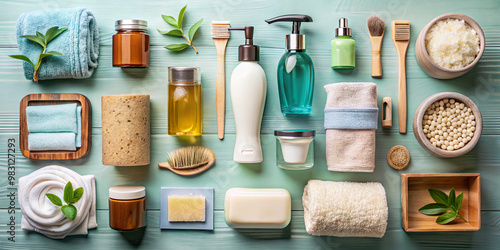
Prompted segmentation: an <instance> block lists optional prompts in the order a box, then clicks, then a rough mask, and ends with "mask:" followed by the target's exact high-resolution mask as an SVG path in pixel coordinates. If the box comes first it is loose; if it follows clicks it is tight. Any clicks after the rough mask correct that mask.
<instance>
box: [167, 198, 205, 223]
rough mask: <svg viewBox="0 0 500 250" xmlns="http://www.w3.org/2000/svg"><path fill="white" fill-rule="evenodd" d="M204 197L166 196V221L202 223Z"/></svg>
mask: <svg viewBox="0 0 500 250" xmlns="http://www.w3.org/2000/svg"><path fill="white" fill-rule="evenodd" d="M205 204H206V203H205V197H204V196H201V195H172V196H168V221H170V222H204V221H205Z"/></svg>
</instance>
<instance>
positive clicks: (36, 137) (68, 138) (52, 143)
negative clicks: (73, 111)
mask: <svg viewBox="0 0 500 250" xmlns="http://www.w3.org/2000/svg"><path fill="white" fill-rule="evenodd" d="M75 142H76V139H75V133H29V134H28V150H29V151H51V150H68V151H76V144H75Z"/></svg>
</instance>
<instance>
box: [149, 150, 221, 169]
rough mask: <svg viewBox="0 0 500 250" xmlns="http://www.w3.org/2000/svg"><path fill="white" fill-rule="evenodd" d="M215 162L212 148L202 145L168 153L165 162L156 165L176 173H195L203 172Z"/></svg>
mask: <svg viewBox="0 0 500 250" xmlns="http://www.w3.org/2000/svg"><path fill="white" fill-rule="evenodd" d="M214 162H215V155H214V152H212V150H210V149H209V148H206V147H202V146H189V147H184V148H180V149H177V150H175V151H173V152H170V153H169V154H168V158H167V162H162V163H160V164H158V167H161V168H167V169H169V170H170V171H172V172H174V173H176V174H178V175H195V174H199V173H201V172H204V171H205V170H207V169H208V168H210V167H211V166H212V165H213V164H214Z"/></svg>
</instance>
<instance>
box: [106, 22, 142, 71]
mask: <svg viewBox="0 0 500 250" xmlns="http://www.w3.org/2000/svg"><path fill="white" fill-rule="evenodd" d="M115 30H116V31H117V33H116V34H115V35H113V66H114V67H131V68H144V67H149V35H148V34H147V33H146V31H147V30H148V22H146V21H144V20H133V19H127V20H118V21H116V23H115Z"/></svg>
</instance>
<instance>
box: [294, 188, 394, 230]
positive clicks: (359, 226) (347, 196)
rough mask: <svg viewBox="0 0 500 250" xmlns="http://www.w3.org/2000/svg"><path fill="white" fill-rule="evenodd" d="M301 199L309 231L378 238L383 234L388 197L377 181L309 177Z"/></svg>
mask: <svg viewBox="0 0 500 250" xmlns="http://www.w3.org/2000/svg"><path fill="white" fill-rule="evenodd" d="M302 203H303V205H304V222H305V224H306V231H307V232H308V233H309V234H312V235H318V236H319V235H327V236H337V237H377V238H381V237H382V236H384V234H385V230H386V228H387V216H388V210H387V198H386V195H385V189H384V187H383V186H382V184H380V183H378V182H369V183H361V182H333V181H320V180H310V181H309V182H308V183H307V185H306V186H305V188H304V194H303V196H302Z"/></svg>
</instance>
